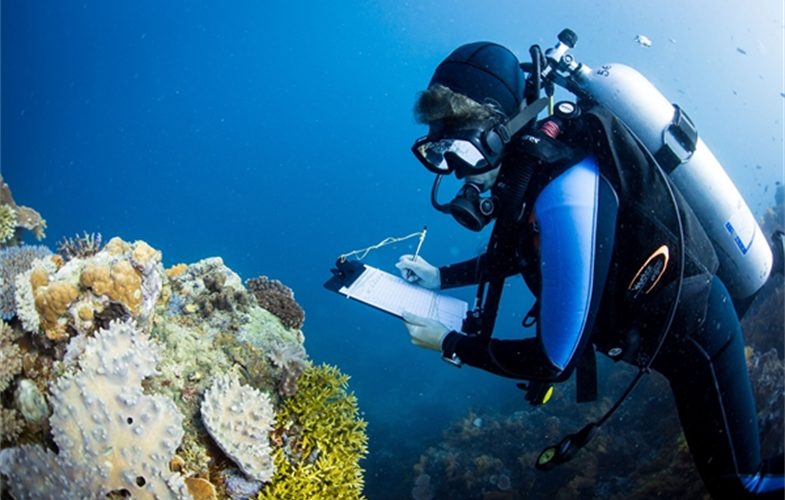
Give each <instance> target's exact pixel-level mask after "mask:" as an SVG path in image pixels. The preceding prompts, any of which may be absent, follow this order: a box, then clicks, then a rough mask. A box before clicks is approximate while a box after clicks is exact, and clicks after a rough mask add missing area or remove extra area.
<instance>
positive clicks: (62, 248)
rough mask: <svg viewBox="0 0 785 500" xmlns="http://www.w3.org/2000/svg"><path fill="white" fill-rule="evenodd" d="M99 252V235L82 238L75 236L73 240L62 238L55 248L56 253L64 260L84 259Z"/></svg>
mask: <svg viewBox="0 0 785 500" xmlns="http://www.w3.org/2000/svg"><path fill="white" fill-rule="evenodd" d="M100 251H101V233H98V234H92V233H91V234H87V231H85V232H84V236H79V235H76V236H75V237H73V238H66V237H63V239H62V241H60V243H59V245H58V246H57V253H59V254H60V255H62V256H63V257H64V258H65V259H66V260H71V259H86V258H88V257H92V256H93V255H95V254H97V253H98V252H100Z"/></svg>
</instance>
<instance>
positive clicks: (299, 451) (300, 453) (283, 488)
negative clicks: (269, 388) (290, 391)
mask: <svg viewBox="0 0 785 500" xmlns="http://www.w3.org/2000/svg"><path fill="white" fill-rule="evenodd" d="M348 379H349V377H348V376H347V375H344V374H342V373H341V372H340V371H339V370H338V369H337V368H335V367H332V366H328V365H321V366H318V367H311V368H308V369H307V370H305V372H304V373H303V374H302V376H301V377H300V382H299V388H298V390H297V394H295V395H294V396H293V397H291V398H289V399H287V400H286V401H285V402H284V403H283V406H282V408H281V410H280V411H279V412H278V417H277V421H278V427H277V429H276V431H275V433H274V434H273V440H274V441H277V445H279V446H281V447H280V448H278V449H277V450H276V452H275V463H276V466H277V468H278V470H277V471H276V473H275V475H274V476H273V478H272V481H271V483H270V484H269V485H267V486H265V488H264V489H263V490H262V492H261V493H260V494H259V499H260V500H261V499H270V500H272V499H291V498H309V499H312V500H332V499H347V500H349V499H361V498H363V497H362V488H363V470H362V468H360V465H359V461H360V460H361V459H362V458H364V457H365V455H366V454H367V453H368V447H367V436H366V434H365V426H366V423H365V421H363V420H362V419H360V418H359V417H358V409H357V399H356V398H355V396H354V394H351V393H347V392H346V388H347V384H348Z"/></svg>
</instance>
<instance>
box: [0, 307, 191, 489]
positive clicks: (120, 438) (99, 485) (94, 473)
mask: <svg viewBox="0 0 785 500" xmlns="http://www.w3.org/2000/svg"><path fill="white" fill-rule="evenodd" d="M159 351H160V347H159V346H158V345H157V344H155V343H154V342H152V341H151V340H150V338H149V337H148V335H147V334H146V333H144V332H143V331H141V330H139V329H136V328H135V327H134V324H133V322H126V323H121V322H113V323H112V324H111V325H110V327H109V329H107V330H101V331H99V332H98V333H96V335H95V337H94V338H92V339H89V340H88V341H87V342H86V346H85V348H84V353H83V354H82V356H81V357H80V359H79V365H80V369H79V370H78V371H76V372H75V373H72V374H68V375H65V376H63V377H61V378H60V379H58V380H57V381H56V382H55V383H53V384H52V388H51V398H50V402H51V404H52V406H53V407H54V414H53V415H52V417H51V418H50V420H49V421H50V424H51V426H52V434H53V437H54V440H55V442H56V443H57V447H58V448H59V450H60V451H59V454H54V453H52V452H51V451H48V450H46V451H45V450H43V449H42V448H40V447H38V446H20V447H16V448H7V449H5V450H2V453H0V471H2V473H3V474H5V475H7V476H8V477H9V479H10V481H9V484H10V487H11V493H12V495H13V496H14V498H16V499H17V500H25V499H31V500H36V499H39V498H61V499H77V498H78V499H82V498H103V497H105V496H106V494H107V493H108V492H110V491H113V490H120V489H125V490H127V491H129V492H130V493H131V494H132V495H133V497H134V498H137V499H154V498H155V499H190V498H191V496H190V494H189V493H188V491H187V488H186V486H185V483H184V481H183V480H182V478H181V477H180V476H178V475H171V473H170V472H169V469H168V462H169V460H170V459H171V458H172V457H173V456H174V453H175V450H176V448H177V446H178V445H179V444H180V441H181V439H182V437H183V429H182V422H183V417H182V415H181V414H180V413H179V411H178V410H177V407H176V406H175V405H174V403H173V402H172V401H170V400H168V399H166V398H164V397H162V396H158V395H146V394H144V393H143V391H142V385H141V384H142V380H143V379H144V378H145V377H150V376H154V375H157V371H156V364H157V363H158V361H159Z"/></svg>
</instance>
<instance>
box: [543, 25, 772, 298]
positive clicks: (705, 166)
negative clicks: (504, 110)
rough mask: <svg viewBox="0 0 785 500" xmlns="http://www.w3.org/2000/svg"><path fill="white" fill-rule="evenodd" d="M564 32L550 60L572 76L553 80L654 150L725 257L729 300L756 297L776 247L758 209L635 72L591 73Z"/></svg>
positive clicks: (608, 68) (612, 68)
mask: <svg viewBox="0 0 785 500" xmlns="http://www.w3.org/2000/svg"><path fill="white" fill-rule="evenodd" d="M568 31H569V30H565V32H568ZM565 32H562V34H560V36H559V40H560V42H559V44H557V46H556V47H555V48H554V49H551V50H549V51H548V52H547V53H546V57H547V58H548V59H549V62H550V63H551V64H552V67H555V69H557V70H559V71H560V72H565V73H566V76H562V75H558V74H556V73H557V72H553V74H552V76H551V78H553V80H554V81H555V82H556V83H558V84H560V85H562V86H564V87H565V88H567V90H570V91H571V92H573V93H575V94H576V95H578V96H581V97H589V98H591V99H593V100H594V101H596V102H598V103H599V104H601V105H603V106H604V107H606V108H607V109H608V110H610V111H611V112H612V113H614V114H615V115H616V116H618V117H619V118H620V119H621V120H622V121H623V122H624V123H625V124H626V125H627V127H629V129H630V130H632V132H633V133H634V134H635V135H636V136H637V137H638V139H639V140H640V141H641V142H642V143H643V145H644V146H646V148H647V149H648V150H649V151H650V152H652V154H654V157H655V158H656V159H657V161H658V163H660V165H661V166H662V167H663V169H664V170H665V171H666V172H667V173H668V176H669V177H670V179H671V181H673V183H674V184H675V185H676V187H677V188H678V189H679V191H680V192H681V194H682V196H684V198H685V199H686V200H687V202H688V203H689V204H690V206H691V207H692V210H693V211H694V212H695V215H696V216H697V217H698V220H699V221H700V223H701V224H702V225H703V228H704V230H705V231H706V233H707V234H708V235H709V238H710V239H711V241H712V244H713V246H714V250H715V251H716V253H717V257H718V259H719V262H720V267H719V269H718V271H717V275H718V276H719V277H720V279H722V281H723V282H724V283H725V285H726V286H727V288H728V291H729V292H730V294H731V297H732V298H733V299H734V301H738V300H743V299H746V298H748V297H751V296H752V295H753V294H754V293H755V292H757V291H758V290H759V289H760V288H761V287H762V286H763V284H764V283H765V282H766V280H767V278H768V277H769V273H770V272H771V267H772V252H771V249H770V248H769V245H768V242H767V241H766V237H765V235H764V234H763V231H762V230H761V228H760V226H759V225H758V223H757V221H756V220H755V217H754V216H753V215H752V211H751V210H750V208H749V207H748V206H747V204H746V203H745V202H744V199H743V198H742V197H741V194H740V193H739V191H738V189H736V186H735V185H734V184H733V182H732V181H731V179H730V177H728V174H727V173H726V172H725V170H724V169H723V168H722V165H720V163H719V162H718V161H717V159H716V158H715V157H714V155H713V154H712V152H711V151H710V150H709V148H708V147H707V146H706V144H704V142H703V141H702V140H701V139H700V138H699V137H698V133H697V130H696V129H695V126H694V125H693V124H692V122H691V121H690V119H689V118H688V117H687V115H686V114H685V113H684V112H683V111H682V110H681V109H680V108H679V107H678V106H676V105H671V103H670V102H668V100H667V99H666V98H665V97H664V96H663V95H662V94H661V93H660V91H659V90H657V89H656V88H655V87H654V85H652V83H651V82H650V81H649V80H647V79H646V78H645V77H644V76H643V75H641V74H640V73H639V72H638V71H636V70H635V69H633V68H630V67H629V66H625V65H623V64H606V65H604V66H602V67H600V68H599V69H598V70H592V69H591V68H589V67H588V66H585V65H583V64H580V63H577V62H575V61H574V59H573V58H572V56H571V55H570V54H567V53H566V50H567V48H569V47H572V46H574V42H575V40H576V39H577V37H576V36H575V34H574V33H572V32H569V34H571V35H572V36H571V37H564V38H563V35H564V33H565ZM565 42H566V43H565ZM554 56H555V57H554ZM556 57H557V58H558V61H557V60H556V59H555V58H556Z"/></svg>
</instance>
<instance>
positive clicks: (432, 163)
mask: <svg viewBox="0 0 785 500" xmlns="http://www.w3.org/2000/svg"><path fill="white" fill-rule="evenodd" d="M547 103H548V100H547V99H546V98H542V99H539V100H538V101H535V102H533V103H532V104H530V105H528V106H526V103H525V101H524V102H523V103H521V107H520V108H519V111H518V113H516V114H515V115H514V116H513V117H512V118H511V119H510V120H508V121H506V122H503V123H499V124H496V125H494V126H492V127H490V128H488V129H485V130H482V129H470V130H449V131H445V132H443V133H441V134H439V135H438V136H436V137H434V136H430V135H428V136H426V137H421V138H419V139H417V141H415V143H414V146H412V152H413V153H414V156H416V157H417V159H418V160H420V163H422V164H423V165H424V166H425V168H427V169H428V170H430V171H431V172H433V173H435V174H440V175H449V174H451V173H453V172H455V176H456V177H457V178H458V179H463V178H464V177H468V176H469V175H477V174H482V173H485V172H488V171H490V170H493V169H494V168H496V167H498V166H499V163H500V162H501V158H502V153H503V152H504V147H505V146H506V145H507V143H508V142H510V138H511V137H512V136H514V135H515V134H516V133H518V132H519V131H520V130H521V129H522V128H523V127H524V126H525V125H526V124H527V123H528V122H530V121H531V120H533V119H534V118H536V117H537V114H538V113H539V112H540V111H541V110H542V109H543V108H544V107H545V106H546V104H547Z"/></svg>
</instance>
